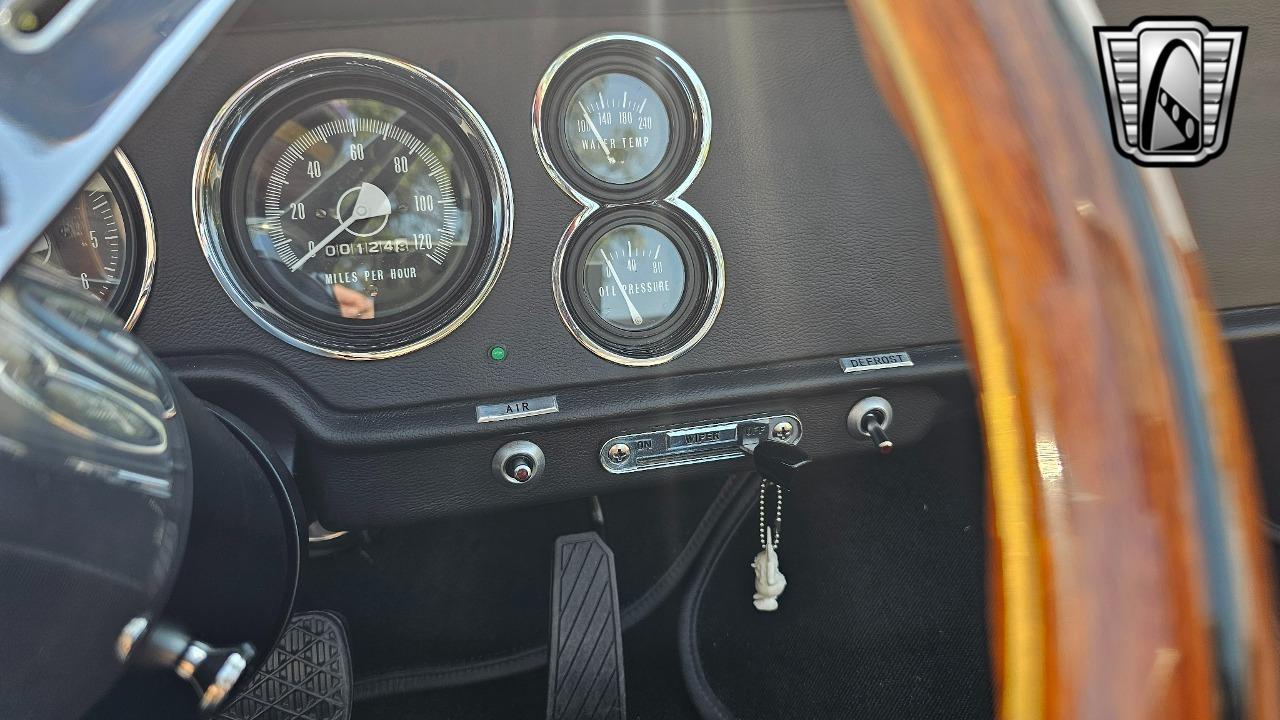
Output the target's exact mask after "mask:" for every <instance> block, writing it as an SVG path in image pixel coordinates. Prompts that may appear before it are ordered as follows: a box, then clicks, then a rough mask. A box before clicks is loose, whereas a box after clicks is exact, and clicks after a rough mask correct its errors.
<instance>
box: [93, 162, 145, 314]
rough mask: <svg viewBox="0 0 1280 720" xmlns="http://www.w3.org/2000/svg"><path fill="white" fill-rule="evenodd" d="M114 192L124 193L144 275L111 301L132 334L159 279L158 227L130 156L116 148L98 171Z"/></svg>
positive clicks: (137, 261)
mask: <svg viewBox="0 0 1280 720" xmlns="http://www.w3.org/2000/svg"><path fill="white" fill-rule="evenodd" d="M98 172H100V173H102V175H103V177H104V178H105V179H106V180H107V183H108V185H109V186H110V187H112V189H113V190H117V191H119V192H123V193H124V195H123V197H120V196H118V197H117V198H116V201H117V202H118V203H119V204H120V207H121V209H122V210H124V212H125V214H126V215H127V218H126V222H128V223H129V225H130V229H131V230H133V231H134V232H133V233H132V236H131V237H129V238H128V241H129V242H131V243H133V244H134V257H133V262H134V263H135V267H134V271H135V272H136V271H141V274H140V275H138V276H137V279H135V277H134V276H132V275H131V276H130V277H129V278H128V279H127V282H128V284H127V286H125V287H123V288H122V289H121V290H120V291H119V293H118V294H117V295H116V296H115V297H113V298H112V299H111V310H112V311H113V312H115V313H116V315H118V316H120V319H121V320H123V321H124V329H125V330H132V329H133V326H134V325H136V324H137V322H138V318H140V317H142V310H143V308H145V307H146V305H147V300H148V298H150V297H151V286H152V283H154V282H155V278H156V223H155V218H154V217H153V216H152V215H151V203H150V202H149V201H148V200H147V193H146V191H145V190H144V189H143V188H142V180H141V179H140V178H139V177H138V171H137V170H135V169H134V167H133V163H131V162H129V158H128V156H126V155H125V154H124V151H123V150H121V149H120V148H116V150H115V152H113V153H112V154H111V157H110V158H109V159H108V160H107V162H106V163H105V164H103V166H102V168H101V169H100V170H99V171H98Z"/></svg>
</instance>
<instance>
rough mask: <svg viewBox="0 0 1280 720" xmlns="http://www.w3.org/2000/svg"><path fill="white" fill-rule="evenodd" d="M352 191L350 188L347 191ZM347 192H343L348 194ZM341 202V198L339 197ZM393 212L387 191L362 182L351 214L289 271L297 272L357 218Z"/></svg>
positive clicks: (369, 217)
mask: <svg viewBox="0 0 1280 720" xmlns="http://www.w3.org/2000/svg"><path fill="white" fill-rule="evenodd" d="M347 192H348V193H349V192H351V191H350V190H348V191H347ZM346 194H347V193H343V195H346ZM339 202H341V199H339ZM390 213H391V202H390V201H389V200H387V195H386V193H384V192H382V190H380V189H379V188H378V186H377V185H374V184H372V183H361V184H360V190H359V191H358V192H357V193H356V201H355V204H353V205H352V206H351V216H350V217H348V218H347V219H346V220H343V221H342V223H341V224H339V225H338V227H336V228H334V229H333V232H331V233H329V234H328V235H325V236H324V239H323V240H321V241H320V242H318V243H316V244H315V245H313V246H312V247H311V249H310V250H308V251H307V254H306V255H303V256H302V257H300V258H298V261H297V262H295V263H294V264H292V265H290V266H289V272H297V271H298V268H300V267H302V266H303V264H305V263H306V262H307V261H308V260H310V259H311V258H313V257H315V256H316V253H318V252H320V249H321V248H323V247H324V246H325V245H328V244H329V242H330V241H331V240H333V239H334V238H336V237H338V235H341V234H342V231H344V230H346V229H347V228H349V227H351V225H352V223H354V222H356V221H357V220H369V219H372V218H376V217H382V216H383V215H389V214H390Z"/></svg>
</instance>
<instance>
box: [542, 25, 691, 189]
mask: <svg viewBox="0 0 1280 720" xmlns="http://www.w3.org/2000/svg"><path fill="white" fill-rule="evenodd" d="M605 72H624V73H629V74H634V75H637V76H639V77H640V78H641V79H643V80H645V81H646V82H648V83H649V84H651V85H658V86H660V87H659V88H658V90H659V93H660V94H663V95H667V96H669V97H671V98H673V99H675V100H677V102H674V103H672V105H671V106H670V107H667V108H666V109H667V112H668V114H669V115H670V116H671V118H672V124H673V128H672V130H673V133H672V140H671V143H672V146H671V147H669V148H668V149H667V157H666V158H664V160H663V161H662V164H660V165H659V167H658V168H657V169H656V170H655V171H654V172H652V173H650V174H649V175H648V176H646V177H644V178H642V179H640V180H639V181H637V182H634V183H631V184H628V185H614V184H611V183H606V182H603V181H601V180H599V179H597V178H595V177H593V176H591V175H590V174H588V173H587V172H586V171H585V170H583V169H581V168H579V167H578V166H577V164H576V163H575V162H573V161H572V160H571V159H570V158H569V157H568V156H567V151H566V149H565V148H564V147H563V145H562V143H561V139H562V137H563V134H562V132H561V129H560V122H561V117H562V112H561V111H562V109H563V107H562V104H563V102H564V101H565V99H566V98H567V96H568V95H569V94H570V93H572V91H573V89H574V88H575V87H576V86H577V85H578V84H579V82H580V81H581V80H582V79H583V78H585V77H591V76H594V75H598V74H601V73H605ZM533 141H534V146H535V147H536V148H537V151H538V157H539V158H540V159H541V160H542V165H543V167H544V168H546V171H547V174H548V175H550V176H551V179H552V180H553V181H555V183H556V185H558V186H559V187H560V189H561V190H563V191H564V192H565V193H566V194H568V195H569V196H570V197H573V198H574V199H575V200H577V201H578V202H579V203H580V204H582V205H583V206H591V205H595V204H605V205H615V204H627V203H641V202H653V201H657V200H664V199H667V198H674V197H678V196H679V195H680V194H681V193H683V192H684V191H685V189H687V188H688V187H689V184H690V183H692V182H693V179H694V178H695V177H697V176H698V173H699V172H700V171H701V170H702V166H703V164H705V163H706V160H707V154H708V153H709V152H710V150H711V103H710V101H709V100H708V99H707V90H706V87H705V86H704V85H703V84H702V80H701V79H700V78H699V77H698V74H697V73H696V72H694V70H693V68H692V67H691V66H690V65H689V63H687V62H685V60H684V58H682V57H680V55H679V54H678V53H676V51H674V50H672V49H671V48H669V47H667V46H666V45H664V44H663V43H661V42H659V41H657V40H654V39H653V38H651V37H646V36H644V35H638V34H635V33H621V32H611V33H603V34H600V35H595V36H593V37H589V38H586V39H585V40H582V41H581V42H578V43H576V44H574V45H573V46H571V47H570V48H568V49H567V50H565V51H564V52H563V53H561V54H560V56H559V57H557V58H556V59H555V60H554V61H553V62H552V63H551V65H550V66H549V67H548V68H547V71H546V72H545V73H544V74H543V76H542V79H541V80H540V81H539V82H538V87H537V89H536V91H535V92H534V97H533Z"/></svg>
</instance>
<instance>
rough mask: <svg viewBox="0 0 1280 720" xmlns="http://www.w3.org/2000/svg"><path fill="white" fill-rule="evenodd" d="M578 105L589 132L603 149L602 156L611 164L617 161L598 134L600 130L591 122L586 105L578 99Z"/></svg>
mask: <svg viewBox="0 0 1280 720" xmlns="http://www.w3.org/2000/svg"><path fill="white" fill-rule="evenodd" d="M578 107H580V108H582V117H584V118H586V119H587V125H588V126H589V127H590V128H591V132H592V133H594V134H595V136H596V142H598V143H600V149H601V150H603V151H604V158H605V159H606V160H608V161H609V164H610V165H612V164H614V163H616V162H617V160H614V159H613V154H612V153H610V152H609V148H608V146H606V145H605V144H604V138H603V137H601V136H600V131H599V130H597V129H596V124H595V123H593V122H591V113H589V112H587V106H586V105H583V104H582V101H581V100H579V101H578Z"/></svg>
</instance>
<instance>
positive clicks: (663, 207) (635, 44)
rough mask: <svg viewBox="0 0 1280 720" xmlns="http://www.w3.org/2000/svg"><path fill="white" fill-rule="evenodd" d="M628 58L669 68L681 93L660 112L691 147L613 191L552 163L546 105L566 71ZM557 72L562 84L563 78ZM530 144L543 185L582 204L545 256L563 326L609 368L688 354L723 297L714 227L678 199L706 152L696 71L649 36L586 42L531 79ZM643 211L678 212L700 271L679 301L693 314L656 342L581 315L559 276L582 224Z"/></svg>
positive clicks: (552, 114) (574, 79)
mask: <svg viewBox="0 0 1280 720" xmlns="http://www.w3.org/2000/svg"><path fill="white" fill-rule="evenodd" d="M636 58H645V59H646V60H645V62H646V63H647V64H648V66H649V67H656V68H658V69H659V71H662V72H667V73H669V79H670V81H671V82H672V87H674V88H676V89H677V90H678V92H679V93H680V94H681V95H682V96H683V97H684V98H685V100H684V102H683V103H681V104H679V105H675V106H673V107H670V108H667V112H668V115H671V114H672V113H676V114H678V115H680V116H682V117H683V118H684V119H683V122H685V123H687V124H688V125H689V131H688V132H687V133H685V134H684V136H685V137H687V138H689V139H690V142H691V145H690V146H689V147H685V148H678V149H676V150H674V151H673V150H671V149H669V150H668V153H672V152H675V153H677V154H679V156H680V158H681V162H682V164H680V165H679V171H678V172H674V173H663V174H661V177H659V176H658V175H659V174H658V173H656V172H655V173H654V174H653V175H651V176H650V177H647V178H644V179H643V180H641V181H640V182H638V183H635V184H634V186H614V187H613V188H609V187H607V184H605V183H602V182H601V181H599V180H598V179H595V178H591V177H589V176H588V175H587V173H585V171H578V170H566V171H562V167H571V166H572V163H571V162H567V161H561V160H558V159H557V157H559V156H561V155H562V153H557V152H555V151H554V150H553V148H556V147H559V145H558V144H557V143H559V141H560V138H561V137H562V133H561V132H560V130H559V128H558V127H557V123H558V122H559V121H558V120H557V118H558V117H559V116H560V115H561V113H560V110H561V108H560V107H557V106H556V105H557V102H558V101H557V100H556V97H558V95H559V94H560V93H563V92H567V91H570V90H571V89H572V88H573V87H575V86H576V85H577V84H578V81H579V79H580V78H581V77H583V73H582V72H577V73H575V70H581V69H582V66H583V65H587V67H586V74H587V76H591V75H592V74H593V73H598V72H600V70H597V69H595V67H596V66H591V65H588V63H597V65H598V66H599V67H604V68H606V70H605V71H607V70H608V69H609V68H613V67H617V66H619V65H621V64H625V63H627V62H631V61H633V60H635V59H636ZM664 69H665V70H664ZM566 77H568V78H570V81H566V80H564V78H566ZM533 143H534V146H535V148H537V151H538V157H539V158H541V159H542V165H543V167H544V168H545V169H546V171H547V174H548V175H549V176H550V177H551V179H552V181H554V182H555V184H556V185H557V186H559V187H560V189H561V190H563V191H564V192H565V194H567V195H568V196H569V197H571V198H573V199H574V200H576V201H577V202H578V204H579V205H581V206H582V208H583V209H582V212H580V213H578V215H577V216H576V217H575V218H574V219H573V221H572V222H571V223H570V224H569V227H568V228H567V229H566V230H565V232H564V235H563V236H561V238H560V243H559V245H558V246H557V248H556V254H555V258H554V260H553V261H552V268H551V287H552V292H553V294H554V295H555V301H556V308H557V309H558V310H559V312H560V319H561V320H562V321H563V322H564V325H565V327H566V328H568V330H569V332H570V333H571V334H572V335H573V336H574V338H576V339H577V340H578V342H579V343H581V344H582V346H583V347H585V348H586V349H587V350H589V351H591V352H592V353H594V354H595V355H597V356H598V357H601V358H603V359H605V360H608V361H609V362H613V363H617V364H619V365H626V366H629V367H652V366H655V365H662V364H664V363H668V362H671V361H672V360H674V359H675V358H677V357H679V356H681V355H683V354H684V353H686V352H688V351H689V350H690V349H691V348H693V346H694V345H697V344H698V342H699V341H700V340H702V338H703V337H704V336H706V334H707V333H708V332H710V330H711V326H712V325H714V324H715V321H716V317H717V316H719V314H720V308H721V306H722V305H723V304H724V294H725V270H724V254H723V252H722V251H721V249H720V243H719V241H718V240H717V239H716V235H715V232H714V231H713V230H712V229H711V226H710V225H709V224H708V223H707V221H706V220H705V219H704V218H703V217H702V215H701V214H700V213H698V211H697V210H695V209H694V208H693V207H692V206H690V205H689V204H688V203H686V202H684V201H683V200H681V199H680V195H681V194H683V193H684V191H685V190H687V189H688V188H689V185H690V184H692V183H693V181H694V179H695V178H697V176H698V173H700V172H701V171H702V167H703V165H705V164H706V161H707V156H708V155H709V153H710V151H711V103H710V101H709V100H708V98H707V90H706V87H705V86H704V85H703V84H702V80H701V79H700V78H699V77H698V74H697V73H696V72H694V70H693V68H692V67H691V66H690V65H689V63H687V62H686V61H685V60H684V58H682V57H680V55H679V54H677V53H676V52H675V51H674V50H672V49H671V48H669V47H667V46H666V45H664V44H663V43H661V42H659V41H657V40H655V39H653V38H651V37H646V36H644V35H638V34H635V33H622V32H610V33H602V34H600V35H595V36H592V37H589V38H586V39H585V40H582V41H581V42H578V43H576V44H574V45H573V46H571V47H570V48H569V49H567V50H565V51H564V52H563V53H561V54H560V56H559V57H557V58H556V59H555V61H554V62H552V63H551V66H550V67H548V68H547V71H546V73H545V74H543V76H542V80H541V81H540V82H539V83H538V87H537V90H536V91H535V92H534V98H533ZM651 212H670V213H672V214H674V215H678V216H680V220H681V222H683V223H685V225H686V228H687V232H688V237H687V238H684V240H685V241H686V245H687V246H688V247H691V248H693V250H694V252H693V253H692V257H690V258H688V260H692V261H693V262H690V263H688V264H689V265H691V266H697V267H700V268H704V269H705V270H704V276H703V277H704V282H705V287H700V288H699V292H698V293H696V297H693V298H682V300H681V304H682V305H684V304H687V303H689V302H691V301H696V303H697V305H696V312H693V313H691V314H686V315H685V316H684V317H683V318H682V319H681V320H680V321H679V322H676V323H674V327H672V328H670V331H669V332H668V334H667V337H664V338H662V340H663V343H661V345H660V346H658V345H654V344H649V345H638V344H636V343H628V342H624V341H623V336H622V334H621V333H618V332H616V331H614V330H613V329H611V328H609V327H607V326H606V325H602V324H600V323H594V322H590V321H588V320H587V319H586V318H584V317H583V314H584V313H583V312H582V310H581V309H580V308H579V307H578V304H577V303H575V302H573V301H572V298H573V294H574V293H577V292H578V291H579V290H580V288H579V287H578V283H577V280H576V279H575V278H571V277H569V275H568V274H567V273H574V272H575V270H576V268H568V267H566V263H567V262H569V261H571V259H572V258H573V257H575V256H576V254H580V250H581V245H582V244H583V243H586V242H591V241H592V240H593V239H594V237H592V236H588V233H587V232H585V230H584V228H589V227H591V226H593V225H594V224H595V223H597V222H599V218H600V217H605V216H608V217H612V216H613V215H614V214H615V213H616V214H622V215H624V216H625V214H626V213H638V214H641V215H643V214H645V213H651Z"/></svg>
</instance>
